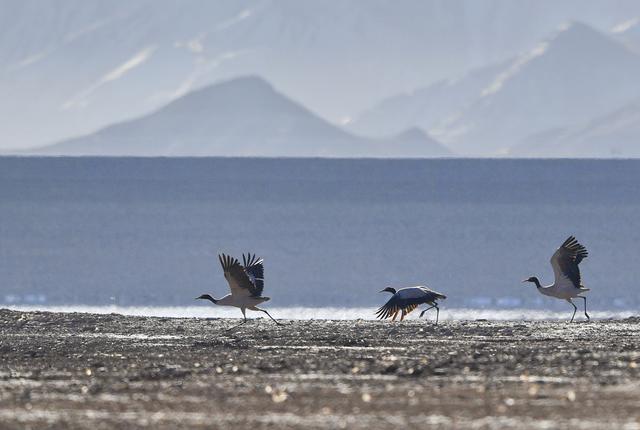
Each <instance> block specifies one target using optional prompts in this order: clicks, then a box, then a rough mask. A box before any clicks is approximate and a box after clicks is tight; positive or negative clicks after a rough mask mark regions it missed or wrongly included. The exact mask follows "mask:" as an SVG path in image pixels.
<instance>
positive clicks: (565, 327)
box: [0, 310, 640, 430]
mask: <svg viewBox="0 0 640 430" xmlns="http://www.w3.org/2000/svg"><path fill="white" fill-rule="evenodd" d="M239 322H240V321H239V320H237V319H236V320H232V319H198V318H151V317H135V316H122V315H117V314H106V315H97V314H83V313H50V312H19V311H10V310H0V428H3V429H5V428H6V429H14V428H15V429H22V428H33V429H40V428H66V429H76V428H77V429H80V428H92V429H102V428H105V429H107V428H124V429H127V428H153V429H172V428H225V429H236V428H237V429H244V428H255V429H262V428H312V429H316V428H317V429H334V428H348V429H369V430H371V429H378V428H390V427H395V426H398V425H400V426H411V427H418V426H420V427H421V428H443V429H447V428H451V429H453V428H474V429H476V428H477V429H484V428H487V429H501V428H505V429H506V428H514V427H518V428H534V429H562V428H567V429H568V428H582V429H600V428H604V427H608V428H621V429H622V428H624V429H640V318H636V317H631V318H626V319H622V320H596V321H592V322H578V323H574V324H569V323H567V322H557V321H553V322H550V321H535V322H526V321H496V322H492V321H486V320H481V321H444V322H442V323H441V324H440V325H439V326H434V325H433V323H432V322H425V321H423V320H405V321H404V322H402V323H401V324H398V323H395V324H393V323H390V322H376V321H361V320H353V321H327V320H309V321H289V322H287V324H286V325H283V326H276V325H275V324H273V323H272V322H270V321H268V320H265V319H259V320H252V321H250V322H248V323H247V324H245V325H243V326H241V327H238V328H236V329H231V330H229V328H230V327H232V326H233V325H235V324H237V323H239Z"/></svg>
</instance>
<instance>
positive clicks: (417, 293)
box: [376, 286, 447, 324]
mask: <svg viewBox="0 0 640 430" xmlns="http://www.w3.org/2000/svg"><path fill="white" fill-rule="evenodd" d="M384 291H386V292H388V293H391V294H393V295H392V296H391V298H390V299H389V300H388V301H387V303H385V304H384V305H383V306H382V307H381V308H380V309H378V311H377V312H376V316H377V317H378V318H380V319H386V318H390V317H393V319H392V321H395V320H396V317H397V316H398V312H401V316H400V321H402V320H403V319H404V317H405V316H406V315H407V314H408V313H409V312H411V311H413V310H414V309H415V308H417V307H418V305H421V304H423V303H426V304H428V305H430V306H429V307H428V308H426V309H425V310H423V311H422V312H421V313H420V316H419V317H418V318H421V317H422V316H423V315H424V313H425V312H426V311H428V310H429V309H432V308H435V309H436V324H438V318H439V317H440V308H439V307H438V302H437V300H439V299H446V298H447V296H445V295H444V294H441V293H439V292H437V291H433V290H432V289H431V288H429V287H425V286H417V287H407V288H400V289H399V290H398V291H396V289H395V288H393V287H387V288H385V289H384V290H382V291H380V292H381V293H382V292H384Z"/></svg>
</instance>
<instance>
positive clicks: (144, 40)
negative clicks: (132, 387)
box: [0, 0, 640, 148]
mask: <svg viewBox="0 0 640 430" xmlns="http://www.w3.org/2000/svg"><path fill="white" fill-rule="evenodd" d="M638 15H640V3H638V2H637V1H635V0H616V1H615V3H614V4H612V3H611V2H603V1H600V0H565V1H562V2H558V1H556V0H538V1H532V0H523V1H518V2H514V1H512V0H486V1H482V2H478V1H474V0H452V1H441V0H427V1H425V0H399V1H398V0H360V1H349V2H331V3H330V4H327V2H325V1H321V0H309V1H298V0H216V1H208V0H180V1H177V0H136V1H124V0H114V1H109V2H105V1H102V0H65V1H64V2H42V1H39V0H22V1H16V0H0V95H1V97H0V118H2V121H0V147H2V148H9V147H15V148H25V147H28V146H35V145H43V144H46V143H49V142H52V141H58V140H60V139H63V138H66V137H69V136H72V135H78V134H82V133H88V132H90V131H92V130H95V129H97V128H98V127H100V126H104V125H107V124H110V123H113V122H116V121H123V120H126V119H128V118H131V117H134V116H139V115H142V114H145V113H148V112H150V111H152V110H154V109H157V108H159V107H160V106H162V105H164V104H166V103H167V102H169V101H171V100H174V99H176V98H177V97H179V96H181V95H184V94H186V93H187V92H188V91H190V90H193V89H197V88H200V87H204V86H206V85H209V84H211V83H214V82H219V81H221V80H225V79H229V78H232V77H236V76H240V75H247V74H256V75H259V76H263V77H265V78H266V79H268V80H269V81H270V82H273V83H274V84H275V85H276V86H277V87H278V88H280V89H282V90H283V91H284V92H285V93H286V94H289V95H291V96H292V97H294V98H295V99H296V100H300V101H301V102H302V103H303V104H304V105H305V106H308V107H309V108H310V109H311V110H313V111H314V112H317V113H319V114H320V115H322V116H323V117H324V118H327V119H329V120H330V121H332V122H338V121H339V120H340V119H341V118H343V117H344V116H347V115H350V114H352V113H353V112H359V111H362V110H363V109H365V108H367V107H369V106H372V105H373V104H374V103H375V102H377V101H379V100H381V99H383V98H385V97H388V96H391V95H393V94H397V93H399V92H403V91H409V90H411V89H413V88H420V87H425V86H427V85H429V84H431V83H433V82H435V81H437V80H441V79H446V78H449V77H450V76H460V75H462V74H463V73H464V72H465V71H468V70H470V69H472V68H477V67H481V66H485V65H489V64H494V63H496V62H498V61H503V60H504V59H506V58H509V57H511V56H513V55H514V54H515V53H517V52H520V51H522V50H523V49H525V48H526V47H528V46H530V45H531V44H532V43H534V41H536V40H538V39H540V38H541V37H542V36H543V35H545V34H547V33H548V32H549V31H551V29H553V28H555V27H556V26H557V25H558V24H559V23H560V22H562V21H565V20H567V19H578V20H583V21H585V22H588V23H590V24H592V25H594V26H596V27H597V28H599V29H602V30H608V29H610V28H611V27H612V26H613V25H615V24H616V23H619V22H621V21H623V20H625V19H628V17H633V16H638Z"/></svg>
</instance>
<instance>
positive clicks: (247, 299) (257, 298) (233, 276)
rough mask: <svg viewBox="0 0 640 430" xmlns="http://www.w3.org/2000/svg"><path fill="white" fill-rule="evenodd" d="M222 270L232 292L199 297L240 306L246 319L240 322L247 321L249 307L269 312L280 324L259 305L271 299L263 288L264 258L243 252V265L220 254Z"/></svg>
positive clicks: (225, 304) (221, 304) (222, 304)
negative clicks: (217, 297) (219, 295)
mask: <svg viewBox="0 0 640 430" xmlns="http://www.w3.org/2000/svg"><path fill="white" fill-rule="evenodd" d="M218 259H219V260H220V264H221V265H222V270H224V277H225V279H226V280H227V283H228V284H229V289H230V290H231V294H227V295H226V296H224V297H222V298H220V299H214V298H213V297H211V296H210V295H209V294H203V295H201V296H200V297H196V300H197V299H204V300H209V301H211V302H213V303H214V304H216V305H218V306H234V307H236V308H240V310H241V311H242V316H243V317H244V320H243V321H242V323H240V324H244V323H246V322H247V315H246V313H245V311H246V310H247V309H249V310H252V311H260V312H264V313H265V314H267V316H268V317H269V318H271V319H272V320H273V322H275V323H276V324H278V325H280V324H281V323H279V322H278V321H276V320H275V319H274V318H273V317H272V316H271V315H270V314H269V312H267V311H266V310H265V309H261V308H259V307H258V305H259V304H260V303H264V302H266V301H268V300H270V297H263V296H262V290H263V289H264V266H263V260H262V258H258V257H256V255H255V254H254V255H251V254H247V256H245V255H244V254H242V262H243V265H240V262H239V261H238V260H237V259H236V258H233V257H230V256H228V255H225V254H221V255H218Z"/></svg>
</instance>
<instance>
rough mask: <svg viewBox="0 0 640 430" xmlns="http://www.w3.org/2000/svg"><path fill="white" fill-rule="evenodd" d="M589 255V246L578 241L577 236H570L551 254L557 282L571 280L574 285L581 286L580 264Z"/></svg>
mask: <svg viewBox="0 0 640 430" xmlns="http://www.w3.org/2000/svg"><path fill="white" fill-rule="evenodd" d="M588 255H589V253H588V252H587V248H585V247H584V246H582V245H581V244H580V243H578V241H577V240H576V238H575V237H573V236H569V237H568V238H567V240H565V241H564V243H563V244H562V245H561V246H560V248H558V250H557V251H556V252H554V253H553V255H552V256H551V266H552V267H553V274H554V276H555V284H556V285H561V284H563V283H567V282H570V283H571V284H572V285H573V286H574V287H576V288H581V281H582V280H581V278H580V268H579V267H578V264H580V262H581V261H582V260H583V259H585V258H587V256H588Z"/></svg>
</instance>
